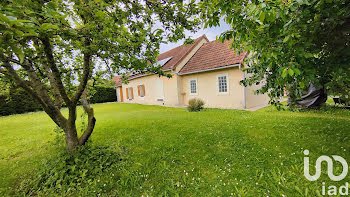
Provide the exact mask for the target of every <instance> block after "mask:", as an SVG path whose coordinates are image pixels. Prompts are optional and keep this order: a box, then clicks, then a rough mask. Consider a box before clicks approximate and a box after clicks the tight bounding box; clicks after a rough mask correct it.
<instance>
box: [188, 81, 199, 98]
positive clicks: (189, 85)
mask: <svg viewBox="0 0 350 197" xmlns="http://www.w3.org/2000/svg"><path fill="white" fill-rule="evenodd" d="M191 81H196V93H192V89H191ZM188 87H189V95H198V80H197V78H191V79H189V80H188Z"/></svg>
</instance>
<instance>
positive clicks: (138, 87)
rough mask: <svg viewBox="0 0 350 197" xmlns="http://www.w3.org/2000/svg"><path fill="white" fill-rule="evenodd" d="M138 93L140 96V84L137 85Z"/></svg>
mask: <svg viewBox="0 0 350 197" xmlns="http://www.w3.org/2000/svg"><path fill="white" fill-rule="evenodd" d="M137 93H138V95H139V96H140V85H138V86H137Z"/></svg>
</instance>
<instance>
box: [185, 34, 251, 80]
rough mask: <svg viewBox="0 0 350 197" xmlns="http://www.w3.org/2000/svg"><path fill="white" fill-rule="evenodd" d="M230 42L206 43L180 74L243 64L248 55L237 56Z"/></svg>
mask: <svg viewBox="0 0 350 197" xmlns="http://www.w3.org/2000/svg"><path fill="white" fill-rule="evenodd" d="M229 44H230V42H229V41H226V42H224V43H221V42H219V41H211V42H209V43H205V44H204V45H202V47H201V48H200V49H199V50H198V51H197V52H196V53H195V54H194V55H193V57H192V58H191V59H190V60H189V61H188V62H187V63H186V64H185V66H184V67H183V68H182V69H181V70H180V72H179V73H180V74H185V73H192V72H199V71H202V70H207V69H213V68H219V67H223V66H228V65H233V64H239V63H242V61H243V60H244V58H245V56H246V53H245V52H244V53H241V54H239V55H236V54H235V53H234V51H233V49H229Z"/></svg>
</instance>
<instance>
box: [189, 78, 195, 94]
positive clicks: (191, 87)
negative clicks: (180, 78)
mask: <svg viewBox="0 0 350 197" xmlns="http://www.w3.org/2000/svg"><path fill="white" fill-rule="evenodd" d="M190 94H192V95H195V94H197V79H190Z"/></svg>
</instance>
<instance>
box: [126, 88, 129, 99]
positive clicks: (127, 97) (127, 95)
mask: <svg viewBox="0 0 350 197" xmlns="http://www.w3.org/2000/svg"><path fill="white" fill-rule="evenodd" d="M128 89H129V88H125V92H126V99H129V91H128Z"/></svg>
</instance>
